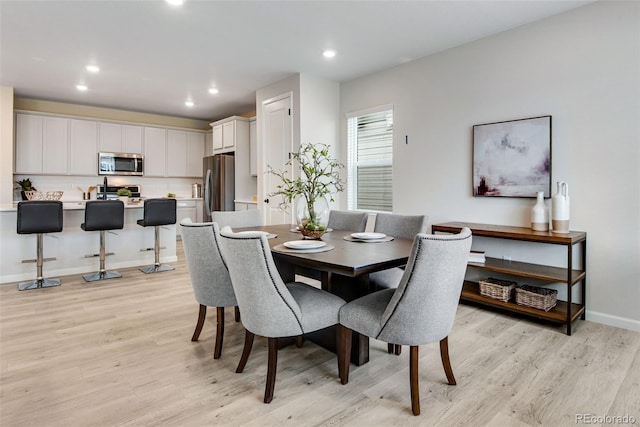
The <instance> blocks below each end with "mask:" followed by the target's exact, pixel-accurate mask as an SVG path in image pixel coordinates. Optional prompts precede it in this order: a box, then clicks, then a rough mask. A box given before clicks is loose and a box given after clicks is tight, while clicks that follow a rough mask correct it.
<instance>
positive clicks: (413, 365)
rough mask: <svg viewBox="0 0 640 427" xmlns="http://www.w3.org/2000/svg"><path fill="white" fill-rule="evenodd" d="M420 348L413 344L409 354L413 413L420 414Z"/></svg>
mask: <svg viewBox="0 0 640 427" xmlns="http://www.w3.org/2000/svg"><path fill="white" fill-rule="evenodd" d="M418 348H420V347H419V346H417V345H412V346H411V353H410V356H409V381H410V383H411V410H412V411H413V415H420V387H419V385H418Z"/></svg>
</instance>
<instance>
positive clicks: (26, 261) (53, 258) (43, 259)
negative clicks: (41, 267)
mask: <svg viewBox="0 0 640 427" xmlns="http://www.w3.org/2000/svg"><path fill="white" fill-rule="evenodd" d="M56 259H58V258H56V257H52V258H42V261H43V262H44V261H55V260H56ZM30 262H38V260H37V259H23V260H22V263H23V264H28V263H30Z"/></svg>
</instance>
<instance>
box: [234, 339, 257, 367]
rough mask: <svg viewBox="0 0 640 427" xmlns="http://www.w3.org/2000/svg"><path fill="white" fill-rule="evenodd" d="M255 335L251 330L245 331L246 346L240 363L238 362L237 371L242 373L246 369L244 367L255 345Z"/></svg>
mask: <svg viewBox="0 0 640 427" xmlns="http://www.w3.org/2000/svg"><path fill="white" fill-rule="evenodd" d="M254 337H255V335H254V334H253V333H251V332H249V331H245V333H244V348H243V349H242V356H241V357H240V363H238V367H237V368H236V373H237V374H241V373H242V371H244V367H245V366H246V365H247V360H249V354H251V347H253V338H254Z"/></svg>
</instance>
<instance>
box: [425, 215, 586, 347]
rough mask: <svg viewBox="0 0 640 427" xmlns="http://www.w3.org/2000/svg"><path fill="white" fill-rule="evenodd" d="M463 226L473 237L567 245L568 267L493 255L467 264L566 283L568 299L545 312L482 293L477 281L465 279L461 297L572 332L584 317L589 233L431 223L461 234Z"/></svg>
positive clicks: (462, 299)
mask: <svg viewBox="0 0 640 427" xmlns="http://www.w3.org/2000/svg"><path fill="white" fill-rule="evenodd" d="M463 227H468V228H470V229H471V232H472V233H473V235H474V236H483V237H491V238H497V239H507V240H519V241H525V242H534V243H548V244H553V245H562V246H565V247H566V251H567V261H566V262H567V264H566V265H567V266H568V267H567V268H562V267H552V266H548V265H540V264H531V263H527V262H521V261H505V260H501V259H497V258H490V257H488V258H487V259H486V261H485V263H484V264H480V263H469V264H468V266H469V267H470V268H476V269H481V270H487V271H495V272H498V273H503V274H508V275H511V276H516V277H525V278H530V279H538V280H543V281H547V282H550V283H564V284H566V287H567V301H566V302H565V301H558V303H557V305H556V306H555V307H554V308H552V309H551V310H549V311H544V310H540V309H536V308H532V307H526V306H522V305H518V304H515V303H513V302H502V301H499V300H496V299H493V298H488V297H485V296H482V295H480V291H479V286H478V284H477V283H475V282H470V281H465V283H464V286H463V289H462V294H461V295H460V300H461V301H470V302H475V303H479V304H483V305H487V306H491V307H494V308H499V309H503V310H507V311H511V312H515V313H521V314H525V315H528V316H532V317H537V318H539V319H545V320H549V321H553V322H558V323H562V324H564V325H566V328H567V335H571V324H572V323H573V322H574V321H575V320H577V319H578V318H582V319H584V318H585V295H586V278H587V272H586V253H587V233H585V232H582V231H571V232H569V233H566V234H554V233H552V232H548V231H533V230H531V229H529V228H526V227H512V226H501V225H493V224H476V223H465V222H447V223H444V224H434V225H433V226H432V230H433V232H434V233H435V232H444V233H458V232H459V231H460V229H462V228H463ZM576 244H579V245H580V246H581V253H580V261H581V262H580V269H575V268H571V266H573V247H574V245H576ZM575 285H578V286H579V290H580V302H579V303H576V302H573V301H572V293H573V292H572V290H573V286H575Z"/></svg>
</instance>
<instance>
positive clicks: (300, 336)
mask: <svg viewBox="0 0 640 427" xmlns="http://www.w3.org/2000/svg"><path fill="white" fill-rule="evenodd" d="M296 347H298V348H302V335H298V336H297V337H296Z"/></svg>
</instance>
